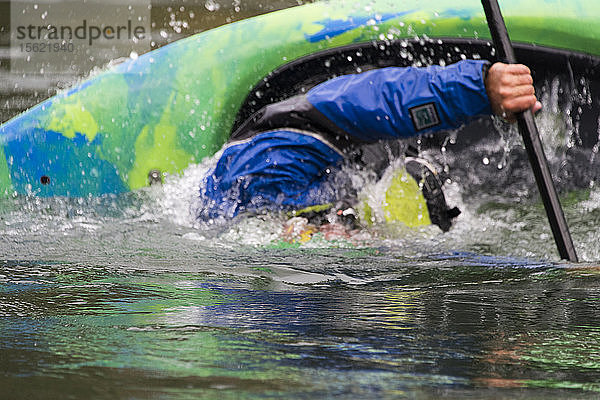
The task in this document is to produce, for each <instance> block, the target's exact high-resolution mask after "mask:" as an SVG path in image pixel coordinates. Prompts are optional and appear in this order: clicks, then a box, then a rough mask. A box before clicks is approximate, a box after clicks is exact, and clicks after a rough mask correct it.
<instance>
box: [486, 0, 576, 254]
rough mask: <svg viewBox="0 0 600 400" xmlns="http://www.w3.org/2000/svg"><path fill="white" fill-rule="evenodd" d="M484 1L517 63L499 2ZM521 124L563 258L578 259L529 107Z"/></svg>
mask: <svg viewBox="0 0 600 400" xmlns="http://www.w3.org/2000/svg"><path fill="white" fill-rule="evenodd" d="M481 3H482V4H483V9H484V10H485V16H486V18H487V22H488V26H489V29H490V33H491V34H492V41H493V43H494V47H495V48H496V51H497V52H498V57H499V59H500V60H502V61H505V62H507V63H509V64H516V63H517V59H516V57H515V52H514V50H513V47H512V44H511V42H510V38H509V37H508V32H507V30H506V25H505V23H504V18H503V17H502V12H501V11H500V6H499V5H498V1H497V0H481ZM517 123H518V125H519V132H521V136H522V137H523V142H524V143H525V149H526V150H527V155H528V156H529V163H530V164H531V168H532V169H533V174H534V175H535V180H536V182H537V185H538V189H539V191H540V195H541V197H542V201H543V202H544V207H545V209H546V214H548V221H549V222H550V228H551V229H552V234H553V235H554V241H555V242H556V246H557V247H558V252H559V254H560V257H561V258H563V259H565V260H569V261H572V262H577V253H575V247H574V246H573V240H572V239H571V234H570V233H569V226H568V225H567V221H566V219H565V215H564V213H563V210H562V207H561V205H560V201H559V199H558V195H557V194H556V188H555V187H554V182H553V181H552V175H551V174H550V169H549V168H548V160H547V159H546V155H545V154H544V149H543V147H542V141H541V140H540V135H539V132H538V129H537V125H536V124H535V120H534V118H533V112H532V111H531V110H527V111H525V112H522V113H519V114H517Z"/></svg>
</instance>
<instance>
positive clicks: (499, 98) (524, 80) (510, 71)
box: [485, 63, 542, 122]
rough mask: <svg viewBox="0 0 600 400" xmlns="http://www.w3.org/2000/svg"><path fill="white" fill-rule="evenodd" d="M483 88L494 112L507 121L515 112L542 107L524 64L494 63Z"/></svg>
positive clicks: (537, 109) (535, 110)
mask: <svg viewBox="0 0 600 400" xmlns="http://www.w3.org/2000/svg"><path fill="white" fill-rule="evenodd" d="M485 88H486V90H487V94H488V98H489V99H490V103H491V105H492V111H493V112H494V114H496V115H498V116H500V117H502V118H504V119H506V120H507V121H509V122H514V121H515V120H516V118H515V114H516V113H519V112H522V111H525V110H529V109H531V110H532V111H533V112H537V111H539V110H540V109H541V108H542V103H540V102H539V101H538V100H537V98H536V97H535V89H534V87H533V78H532V77H531V71H530V70H529V68H527V67H526V66H525V65H522V64H503V63H495V64H494V65H492V66H491V67H490V69H489V70H488V73H487V76H486V78H485Z"/></svg>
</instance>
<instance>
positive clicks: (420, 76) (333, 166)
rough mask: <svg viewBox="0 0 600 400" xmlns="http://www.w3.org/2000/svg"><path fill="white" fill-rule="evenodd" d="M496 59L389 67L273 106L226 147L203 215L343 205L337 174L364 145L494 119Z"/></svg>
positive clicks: (204, 197)
mask: <svg viewBox="0 0 600 400" xmlns="http://www.w3.org/2000/svg"><path fill="white" fill-rule="evenodd" d="M487 65H488V62H487V61H474V60H465V61H461V62H458V63H456V64H452V65H450V66H447V67H440V66H431V67H427V68H413V67H409V68H399V67H391V68H382V69H376V70H372V71H368V72H364V73H361V74H355V75H344V76H340V77H337V78H335V79H331V80H329V81H326V82H324V83H322V84H320V85H318V86H316V87H314V88H313V89H311V90H310V91H309V92H308V93H307V94H306V95H300V96H295V97H292V98H290V99H287V100H284V101H282V102H279V103H275V104H271V105H269V106H266V107H264V108H263V109H261V110H260V111H258V112H257V113H255V114H254V115H253V116H252V117H250V118H249V119H248V120H247V121H245V122H244V123H243V124H242V125H241V126H240V127H239V128H238V129H237V130H236V131H235V132H234V133H233V134H232V136H231V138H230V140H229V142H228V143H227V144H226V145H225V147H224V148H223V149H222V153H221V154H220V156H219V159H218V161H217V164H216V166H215V167H214V168H213V169H212V170H210V171H209V173H208V174H207V176H206V177H205V178H204V182H203V184H202V185H201V196H200V198H201V206H200V209H199V214H200V215H199V217H200V218H201V219H213V218H217V217H227V218H231V217H234V216H236V215H237V214H239V213H241V212H246V211H249V212H257V211H260V210H265V209H267V210H289V209H300V208H304V207H308V206H312V205H317V204H325V203H331V202H335V201H336V200H337V198H336V196H337V190H336V188H335V187H334V186H333V185H331V184H329V182H328V177H329V176H330V175H331V174H332V173H333V172H335V171H336V170H338V169H339V168H340V166H341V163H342V162H343V160H344V159H345V158H347V157H348V155H349V154H350V153H351V152H352V150H353V149H354V148H356V147H358V146H360V145H362V144H366V143H373V142H377V141H381V140H395V139H402V138H407V137H411V136H415V135H420V134H423V133H428V132H436V131H441V130H451V129H456V128H458V127H460V126H461V125H463V124H465V123H467V122H469V121H470V120H472V119H474V118H477V117H480V116H483V115H489V114H491V112H492V111H491V106H490V103H489V100H488V97H487V93H486V89H485V85H484V78H485V71H486V70H487Z"/></svg>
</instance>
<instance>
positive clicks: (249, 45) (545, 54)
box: [0, 0, 600, 197]
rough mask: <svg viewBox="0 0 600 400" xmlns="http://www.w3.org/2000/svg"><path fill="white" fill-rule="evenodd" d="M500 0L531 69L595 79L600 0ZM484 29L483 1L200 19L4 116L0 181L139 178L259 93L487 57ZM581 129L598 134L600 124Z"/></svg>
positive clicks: (53, 189)
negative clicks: (209, 25)
mask: <svg viewBox="0 0 600 400" xmlns="http://www.w3.org/2000/svg"><path fill="white" fill-rule="evenodd" d="M501 6H502V10H503V13H504V15H505V18H506V22H507V26H508V30H509V33H510V34H511V38H512V39H513V41H515V42H516V43H517V45H516V51H517V57H518V58H519V60H521V61H522V62H525V63H528V64H530V65H531V66H532V69H533V70H534V71H535V72H536V79H544V77H546V76H549V75H551V74H560V73H562V74H569V75H570V76H571V79H573V80H574V81H577V77H579V76H585V77H586V79H589V80H590V81H591V82H596V80H599V79H598V76H597V75H598V74H600V72H599V71H600V68H597V67H598V66H599V65H600V24H598V21H600V3H598V2H597V1H595V0H594V1H592V0H569V1H565V0H534V1H523V0H521V1H519V0H505V1H503V2H502V4H501ZM489 37H490V35H489V31H488V29H487V25H486V20H485V15H484V13H483V9H482V7H481V3H480V2H479V0H459V1H449V0H435V1H434V0H403V1H401V2H389V1H381V0H376V1H372V0H369V1H358V2H345V1H330V2H317V3H313V4H307V5H303V6H298V7H294V8H290V9H286V10H282V11H277V12H273V13H270V14H266V15H262V16H258V17H255V18H249V19H246V20H243V21H239V22H236V23H232V24H229V25H224V26H221V27H218V28H215V29H212V30H209V31H206V32H202V33H199V34H197V35H194V36H190V37H188V38H185V39H182V40H179V41H177V42H175V43H172V44H170V45H167V46H164V47H162V48H160V49H157V50H154V51H151V52H149V53H146V54H144V55H141V56H139V57H137V58H135V59H128V60H127V61H125V62H123V63H121V64H119V65H116V66H113V67H111V68H110V69H107V70H105V71H103V72H101V73H99V74H97V75H95V76H93V77H91V78H89V79H87V80H85V81H83V82H82V83H80V84H78V85H76V86H74V87H73V88H71V89H69V90H66V91H64V92H63V93H60V94H58V95H56V96H54V97H52V98H50V99H48V100H46V101H44V102H42V103H40V104H39V105H37V106H35V107H33V108H31V109H30V110H28V111H26V112H24V113H23V114H21V115H19V116H17V117H15V118H13V119H11V120H9V121H8V122H6V123H4V124H3V125H1V126H0V193H4V194H5V195H9V194H25V195H36V196H71V197H80V196H90V195H92V196H97V195H103V194H109V193H123V192H127V191H131V190H136V189H139V188H142V187H144V186H147V185H148V184H149V182H151V181H152V180H153V179H154V180H156V179H161V177H162V176H165V175H172V174H178V173H181V172H182V171H183V170H184V169H185V168H187V167H188V166H189V165H190V164H193V163H198V162H200V161H202V159H204V158H205V157H209V156H212V155H213V154H214V153H215V152H216V151H217V150H219V149H220V148H221V146H222V145H223V144H224V143H225V142H226V140H227V138H228V137H229V134H230V133H231V132H232V130H234V129H235V128H236V127H237V126H239V124H240V123H241V122H243V121H244V120H245V119H246V118H247V117H249V116H250V115H251V114H252V113H254V112H256V111H257V110H258V109H260V108H261V107H262V106H264V105H266V104H269V103H271V102H274V101H279V100H282V99H284V98H286V97H289V96H292V95H294V94H297V93H299V92H303V91H306V90H307V89H308V88H310V87H312V86H314V85H316V84H317V83H319V82H322V81H324V80H326V79H329V78H331V77H333V76H336V75H339V74H343V73H356V72H360V71H365V70H368V69H371V68H376V67H385V66H391V65H400V66H404V65H416V66H425V65H430V64H442V65H443V64H447V63H451V62H455V61H458V60H460V59H462V58H485V59H490V60H494V57H495V52H494V49H493V47H492V46H491V44H490V42H489ZM584 119H586V120H588V119H589V120H590V121H593V123H596V122H597V119H596V120H594V119H593V118H584ZM592 125H593V124H592ZM589 130H590V139H589V140H590V141H593V143H595V141H596V140H597V127H595V126H590V129H589ZM585 140H586V139H585V138H584V139H583V141H584V142H585ZM590 147H591V145H590ZM157 177H158V178H157Z"/></svg>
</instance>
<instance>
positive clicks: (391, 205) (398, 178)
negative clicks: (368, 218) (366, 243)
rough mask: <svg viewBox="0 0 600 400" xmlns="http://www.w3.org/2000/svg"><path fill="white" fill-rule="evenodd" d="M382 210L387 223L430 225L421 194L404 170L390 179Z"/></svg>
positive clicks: (411, 225)
mask: <svg viewBox="0 0 600 400" xmlns="http://www.w3.org/2000/svg"><path fill="white" fill-rule="evenodd" d="M383 210H384V215H385V220H386V221H387V222H402V223H403V224H405V225H406V226H410V227H416V226H422V225H431V219H430V218H429V211H428V210H427V203H426V202H425V197H424V196H423V192H422V191H421V188H420V187H419V184H418V183H417V181H416V180H414V179H413V178H412V177H411V176H410V175H409V174H408V173H407V172H406V170H404V169H402V170H399V171H397V172H396V173H395V175H394V176H393V177H392V181H391V183H390V186H389V188H388V189H387V191H386V192H385V204H384V206H383Z"/></svg>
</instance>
